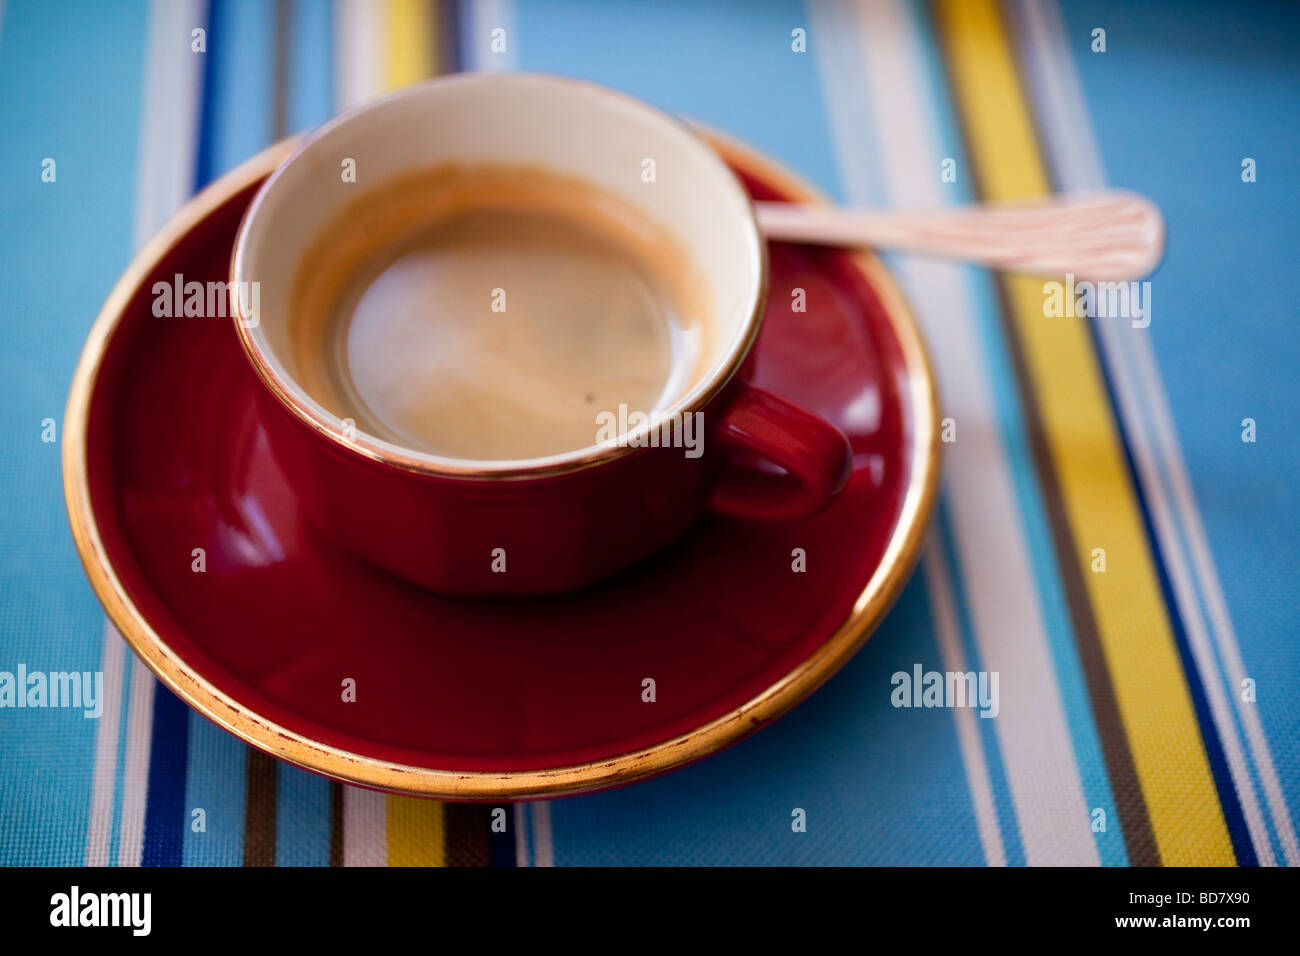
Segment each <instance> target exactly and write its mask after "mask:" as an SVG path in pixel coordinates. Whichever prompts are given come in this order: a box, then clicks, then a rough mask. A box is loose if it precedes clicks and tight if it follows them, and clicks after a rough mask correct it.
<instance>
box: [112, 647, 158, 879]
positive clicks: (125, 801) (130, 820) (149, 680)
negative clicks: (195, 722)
mask: <svg viewBox="0 0 1300 956" xmlns="http://www.w3.org/2000/svg"><path fill="white" fill-rule="evenodd" d="M157 687H158V682H157V681H156V680H154V676H153V674H152V673H150V671H149V668H147V667H146V666H145V665H144V664H143V663H142V662H141V661H140V659H139V658H135V657H133V658H132V659H131V692H130V696H129V697H128V700H129V702H130V703H129V705H128V709H127V715H126V755H125V757H124V764H123V767H122V819H121V823H120V825H119V839H118V845H117V865H118V866H139V865H140V861H141V860H142V859H143V858H144V814H145V808H146V806H147V804H148V798H149V752H150V748H151V747H152V746H153V698H154V692H155V690H156V689H157Z"/></svg>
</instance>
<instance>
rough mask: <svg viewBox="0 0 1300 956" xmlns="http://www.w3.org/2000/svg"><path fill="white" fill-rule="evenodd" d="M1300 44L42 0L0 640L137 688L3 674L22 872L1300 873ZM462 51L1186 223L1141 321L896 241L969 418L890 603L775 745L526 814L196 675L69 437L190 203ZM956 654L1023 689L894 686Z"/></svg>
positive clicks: (827, 182) (1146, 297)
mask: <svg viewBox="0 0 1300 956" xmlns="http://www.w3.org/2000/svg"><path fill="white" fill-rule="evenodd" d="M196 30H201V31H204V32H203V33H201V34H200V33H195V32H194V31H196ZM497 31H501V32H497ZM1298 35H1300V6H1296V5H1294V4H1290V5H1284V4H1277V5H1264V4H1232V3H1226V2H1225V3H1222V4H1216V5H1206V4H1191V3H1181V4H1172V3H1156V2H1151V3H1137V4H1124V5H1118V4H1115V5H1110V4H1103V3H1100V2H1094V0H1081V2H1069V3H1068V4H1066V5H1064V6H1063V7H1058V5H1057V4H1056V3H1054V2H1046V3H1037V2H1032V0H1008V2H1005V3H1002V4H1001V5H999V4H997V3H994V2H991V0H942V2H937V3H934V4H927V3H915V2H908V0H862V2H858V3H853V2H831V3H809V4H807V5H804V4H801V3H798V2H793V0H771V2H740V0H734V2H733V0H727V2H709V3H707V4H704V3H693V2H657V3H654V4H641V3H635V4H634V3H630V2H627V3H624V2H600V3H598V2H572V0H569V2H564V0H515V2H510V0H504V2H489V3H481V4H471V3H467V2H466V3H459V4H456V3H437V2H428V0H388V2H382V0H376V2H358V0H341V2H335V3H329V2H319V0H316V2H312V0H295V2H284V3H274V2H270V0H211V2H210V3H203V2H198V0H157V2H153V3H146V2H89V0H85V2H71V0H41V2H37V0H3V2H0V144H2V145H0V223H2V227H0V310H2V316H3V317H2V319H0V323H2V330H3V339H2V340H0V372H2V374H0V418H2V420H3V422H4V428H3V431H2V432H0V434H3V436H4V439H5V440H4V442H3V444H0V497H3V500H4V507H3V510H0V627H2V630H0V672H10V673H16V670H17V668H18V667H19V666H22V667H25V668H26V669H28V670H29V671H35V670H41V671H46V672H50V671H65V670H67V671H71V670H77V671H101V672H102V673H103V675H104V693H103V701H102V713H101V714H100V715H99V716H98V717H92V718H89V719H88V718H86V717H84V716H83V715H82V713H81V712H80V711H74V710H60V709H43V710H42V709H24V710H17V709H10V708H3V707H0V862H3V863H7V864H80V863H91V864H113V865H135V864H229V865H239V864H252V865H257V864H279V865H329V864H345V865H353V864H385V863H388V864H408V863H409V864H423V863H431V864H437V863H453V864H455V863H467V864H473V863H481V864H493V865H547V864H557V865H564V864H652V863H658V864H786V863H797V864H809V863H839V864H971V865H980V864H990V865H1002V864H1026V863H1028V864H1084V865H1096V864H1106V865H1119V864H1155V863H1165V864H1188V863H1195V864H1233V863H1238V864H1257V863H1258V864H1283V863H1289V864H1296V863H1300V849H1298V848H1297V843H1296V835H1295V823H1294V817H1295V815H1296V814H1297V812H1298V811H1300V694H1298V693H1297V689H1298V688H1300V651H1298V650H1297V642H1298V641H1300V611H1298V610H1297V608H1298V607H1300V604H1298V602H1297V600H1296V593H1295V574H1296V571H1297V566H1298V565H1300V562H1298V561H1297V553H1298V551H1300V545H1298V542H1300V481H1298V480H1297V478H1296V474H1297V471H1300V442H1297V423H1300V386H1298V385H1297V372H1296V369H1297V366H1298V365H1300V361H1298V360H1300V349H1298V348H1297V333H1296V323H1295V305H1296V301H1297V293H1298V292H1300V288H1298V286H1300V282H1298V281H1297V278H1296V271H1295V270H1296V254H1297V228H1296V221H1297V214H1298V213H1300V208H1297V207H1298V204H1300V203H1298V200H1297V196H1298V195H1300V190H1297V185H1296V184H1297V182H1300V124H1297V122H1296V117H1297V112H1298V111H1297V107H1298V106H1300V51H1298V49H1297V41H1296V37H1297V36H1298ZM494 38H495V39H496V40H497V42H496V44H495V47H494V44H493V40H494ZM200 41H201V42H200ZM197 47H202V50H201V51H196V48H197ZM460 69H464V70H490V69H527V70H542V71H552V72H559V73H566V74H572V75H579V76H584V77H589V78H592V79H595V80H598V81H600V82H603V83H606V84H610V85H612V86H616V87H620V88H622V89H625V90H627V91H629V92H632V93H634V94H636V95H639V96H641V97H643V98H645V99H648V100H650V101H651V102H654V103H657V104H659V105H662V106H664V107H666V108H668V109H670V110H673V111H676V112H679V113H681V114H685V115H688V116H691V117H693V118H696V119H698V120H701V121H703V122H705V123H708V124H710V125H712V126H715V127H717V128H719V129H722V130H725V131H727V132H730V133H732V134H734V135H736V136H739V137H740V138H742V139H745V140H748V141H749V142H750V143H752V144H754V145H756V146H758V147H760V148H761V149H763V150H766V151H767V152H769V153H770V154H771V155H773V156H774V157H776V158H777V159H778V160H780V161H781V162H783V163H785V164H787V165H789V166H791V167H792V168H794V169H796V170H798V171H799V172H800V173H802V174H803V175H804V176H806V177H808V178H809V179H811V180H812V181H813V182H815V183H816V184H817V185H819V186H820V187H821V188H823V189H824V190H826V191H827V192H829V193H831V194H832V195H834V196H836V197H837V198H839V199H840V200H842V201H845V202H849V203H855V204H861V205H870V206H935V205H955V204H959V203H964V202H968V201H970V200H973V199H978V198H988V199H1014V198H1019V197H1028V196H1036V195H1041V194H1044V193H1048V192H1050V191H1053V190H1072V189H1086V188H1090V187H1096V186H1102V185H1117V186H1125V187H1129V188H1133V189H1135V190H1138V191H1140V192H1143V193H1145V194H1147V195H1149V196H1151V197H1153V198H1154V199H1155V200H1156V201H1157V202H1158V203H1159V204H1160V206H1161V207H1162V208H1163V210H1164V212H1165V215H1166V217H1167V220H1168V226H1169V248H1168V255H1167V258H1166V260H1165V262H1164V264H1163V265H1162V267H1161V268H1160V270H1159V271H1158V272H1157V273H1156V274H1155V275H1154V276H1153V277H1152V278H1151V281H1150V285H1149V286H1147V287H1145V288H1144V289H1142V293H1143V294H1142V298H1141V300H1140V301H1141V303H1142V314H1141V316H1140V317H1136V318H1132V319H1130V318H1100V317H1098V318H1095V319H1094V320H1093V321H1091V322H1088V321H1084V320H1081V319H1077V318H1070V317H1057V318H1049V317H1046V316H1045V310H1044V302H1045V292H1044V289H1043V284H1042V280H1028V279H1008V278H1004V277H999V276H997V275H993V274H990V273H988V272H985V271H982V270H979V269H975V268H968V267H964V266H960V265H949V264H942V263H934V262H924V261H920V260H912V259H896V260H892V264H893V265H894V267H895V268H896V269H897V270H898V272H899V274H900V276H901V278H902V280H903V283H904V285H905V287H906V289H907V290H908V292H909V293H910V296H911V299H912V301H913V303H914V305H915V307H916V309H917V312H918V313H919V317H920V320H921V322H922V324H923V326H924V328H925V331H926V332H927V334H928V337H929V341H930V343H931V346H932V348H933V352H934V358H935V361H936V365H937V368H938V371H939V374H940V379H941V388H942V393H943V398H944V411H943V415H944V416H945V417H946V418H950V419H951V420H952V421H951V426H952V427H951V430H950V434H949V436H948V437H950V438H955V440H954V441H951V442H950V443H949V444H948V446H947V448H946V453H947V455H946V463H945V469H946V470H945V480H944V491H943V497H942V502H941V507H940V513H939V518H938V520H937V522H936V526H935V528H934V532H933V534H932V537H931V540H930V543H929V545H928V548H927V550H926V552H925V554H924V557H923V559H922V564H921V567H920V570H919V571H918V572H917V574H916V575H915V577H914V579H913V580H912V582H911V584H910V585H909V587H908V588H907V590H906V592H905V594H904V595H903V597H902V599H901V601H900V603H899V604H898V606H897V607H896V609H895V610H894V611H893V613H892V614H891V615H890V617H889V618H888V620H887V621H886V623H885V624H884V626H883V627H882V628H881V629H880V631H879V632H878V633H877V634H876V635H875V636H874V637H873V638H872V639H871V641H870V642H869V643H868V644H867V646H866V647H865V648H864V649H863V651H862V652H861V653H860V654H859V655H858V656H857V657H856V658H855V659H854V661H853V662H852V663H851V664H850V665H849V666H848V667H847V668H845V670H844V671H843V672H841V673H840V674H839V675H838V676H837V677H836V678H835V679H834V680H833V681H832V682H831V683H830V684H828V685H827V686H826V687H825V688H823V689H822V690H821V691H819V692H818V693H817V694H815V695H814V696H813V697H812V698H811V699H809V700H808V701H807V702H805V703H804V704H802V705H800V706H799V707H798V708H797V709H796V710H795V711H794V712H793V713H791V714H790V715H789V716H787V717H786V718H784V719H782V720H781V721H779V722H778V723H777V724H775V725H774V726H773V727H771V728H770V729H767V730H765V731H763V732H762V733H760V734H758V735H757V736H756V737H753V738H751V739H750V740H748V741H746V742H744V743H743V744H741V745H739V746H737V747H735V748H733V749H731V750H729V751H727V752H725V753H723V754H721V755H719V756H716V757H714V758H712V759H710V760H707V761H705V762H703V763H702V764H698V765H696V766H693V767H690V768H688V769H685V770H682V771H680V772H677V773H674V774H671V775H669V776H668V777H665V778H661V779H658V780H654V781H651V782H648V783H643V784H640V785H637V786H634V787H630V788H627V789H624V790H621V791H617V792H613V793H609V794H603V795H596V796H590V797H582V798H576V799H569V800H563V801H558V802H554V803H549V804H547V803H538V804H532V805H519V806H516V807H513V808H508V819H509V821H510V825H509V827H508V829H507V832H506V833H505V834H503V835H498V836H493V835H492V834H491V830H490V827H489V826H488V820H489V814H490V813H491V808H489V807H465V806H455V805H443V804H438V803H434V802H427V801H415V800H409V799H404V798H396V797H385V796H382V795H378V794H374V793H370V792H366V791H361V790H354V789H352V788H349V787H345V786H342V785H339V784H331V783H330V782H329V781H327V780H324V779H321V778H318V777H316V776H313V775H312V774H309V773H306V772H304V771H300V770H298V769H297V768H294V767H291V766H287V765H282V764H277V763H276V762H274V761H273V760H271V759H270V758H268V757H265V756H263V755H262V754H260V753H258V752H254V751H252V750H250V749H249V748H247V747H246V746H244V745H243V744H241V743H240V742H238V741H237V740H235V739H234V738H233V737H230V736H228V735H226V734H225V733H223V732H222V731H219V730H218V729H216V727H215V726H213V725H211V724H209V723H208V722H207V721H206V720H204V719H202V718H200V717H198V716H197V715H195V714H193V713H191V712H189V711H188V710H187V709H186V708H185V707H184V706H183V705H181V704H179V703H178V702H177V701H176V699H175V698H173V697H172V696H171V695H170V694H169V693H167V692H166V691H164V690H162V689H160V688H159V686H158V685H157V684H156V682H155V681H154V679H153V677H152V676H151V675H150V673H149V672H148V671H147V670H146V669H145V668H144V667H143V665H141V664H140V663H139V662H138V661H136V660H135V659H134V657H133V655H132V654H131V653H130V652H129V651H128V650H127V649H126V647H125V645H124V644H123V642H122V640H121V639H120V638H119V637H118V636H117V635H116V634H115V633H114V632H113V630H112V628H111V627H109V626H107V624H106V622H105V619H104V616H103V614H102V612H101V610H100V608H99V605H98V604H97V602H96V600H95V598H94V596H93V594H92V593H91V591H90V588H89V586H88V585H87V583H86V581H85V578H84V576H83V574H82V572H81V569H80V566H79V563H78V559H77V556H76V553H75V551H74V548H73V544H72V539H71V536H70V534H69V531H68V527H67V519H66V516H65V511H64V505H63V496H62V489H61V485H60V462H59V446H58V438H59V435H58V426H59V422H60V419H61V416H62V411H63V406H64V401H65V398H66V392H67V387H68V384H69V380H70V377H71V373H72V369H73V366H74V363H75V361H76V358H77V355H78V353H79V351H80V349H81V345H82V342H83V339H84V336H85V334H86V332H87V330H88V329H89V327H90V323H91V321H92V319H93V318H94V316H95V313H96V312H97V310H98V308H99V305H100V303H101V302H102V300H103V299H104V297H105V295H106V294H107V292H108V290H109V288H110V287H111V285H112V284H113V282H114V280H115V279H116V277H117V276H118V274H119V273H120V272H121V271H122V269H123V268H124V267H125V266H126V264H127V262H128V261H129V259H130V257H131V255H132V252H133V250H134V249H136V248H137V247H138V246H140V244H141V243H142V242H143V241H144V240H145V239H146V238H147V237H148V236H149V235H150V234H151V233H152V232H153V231H154V230H156V229H157V228H158V227H159V225H160V224H161V223H162V222H163V221H164V220H165V218H166V217H167V216H168V215H169V214H170V213H171V212H172V211H174V210H175V209H176V208H177V207H178V206H179V205H180V204H181V203H182V202H183V201H184V200H185V198H186V197H187V196H189V195H190V194H191V193H192V192H193V191H194V190H195V189H196V188H197V187H199V186H201V185H202V184H203V183H205V182H207V181H208V180H210V179H212V178H213V177H215V176H217V175H219V174H220V173H222V172H224V171H225V170H227V169H229V168H231V167H232V166H234V165H235V164H236V163H238V162H239V161H240V160H242V159H244V158H246V157H248V156H250V155H251V154H253V153H254V152H256V151H258V150H260V149H261V148H262V147H264V146H266V145H267V144H269V143H271V142H272V141H274V140H276V139H277V138H279V137H281V136H284V135H286V134H289V133H292V132H295V131H299V130H303V129H306V128H309V127H311V126H313V125H315V124H317V123H319V122H321V121H323V120H325V119H326V118H328V117H329V116H331V115H332V114H333V113H335V112H336V111H337V110H339V109H340V108H342V107H344V106H347V105H349V104H351V103H353V102H355V101H358V100H361V99H364V98H366V97H368V96H370V95H373V94H374V93H376V92H379V91H381V90H383V89H386V88H390V87H394V86H399V85H402V84H404V83H408V82H411V81H413V80H417V79H419V78H421V77H424V76H427V75H431V74H434V73H437V72H445V71H451V70H460ZM49 160H53V161H54V165H52V166H51V165H50V163H49V162H48V161H49ZM51 173H52V174H53V181H52V182H51V181H46V180H48V179H49V178H50V174H51ZM1135 326H1136V327H1135ZM51 439H52V440H51ZM1103 568H1104V570H1102V569H1103ZM918 664H919V665H921V666H922V667H923V668H924V669H926V670H940V671H966V670H978V671H987V672H996V673H997V674H998V675H999V677H1000V707H999V713H998V715H997V716H996V717H995V718H992V719H981V718H980V717H978V716H977V714H976V713H975V712H973V711H971V710H962V709H904V708H896V707H894V706H892V705H891V691H892V690H893V687H892V685H891V675H892V674H894V673H896V672H899V671H904V672H909V673H910V672H911V671H912V669H913V667H914V666H915V665H918ZM2 699H3V676H2V675H0V700H2ZM793 808H801V809H803V810H804V811H805V813H806V819H807V827H806V832H795V828H792V826H791V819H792V817H791V814H792V809H793ZM196 810H202V811H203V813H202V818H203V823H204V826H202V827H200V826H198V824H197V822H196V821H197V820H198V815H197V814H196Z"/></svg>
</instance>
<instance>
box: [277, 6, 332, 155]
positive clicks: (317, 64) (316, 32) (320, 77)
mask: <svg viewBox="0 0 1300 956" xmlns="http://www.w3.org/2000/svg"><path fill="white" fill-rule="evenodd" d="M333 11H334V5H333V4H332V3H331V2H330V0H293V7H292V16H291V18H290V23H291V35H290V37H289V69H288V80H289V89H288V90H287V92H286V99H287V110H286V113H287V120H286V121H287V123H288V127H289V132H291V133H300V132H302V131H303V130H307V129H311V128H312V127H314V126H319V125H320V124H321V123H324V122H325V121H326V120H327V119H329V118H330V117H331V116H332V115H333V114H334V12H333Z"/></svg>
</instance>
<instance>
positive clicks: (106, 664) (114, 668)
mask: <svg viewBox="0 0 1300 956" xmlns="http://www.w3.org/2000/svg"><path fill="white" fill-rule="evenodd" d="M99 669H100V670H101V671H103V672H104V710H103V712H102V713H101V714H100V715H99V726H98V727H97V728H96V736H95V771H94V776H93V778H92V783H91V790H90V821H89V824H88V826H87V830H86V866H108V864H109V852H110V848H111V844H112V840H113V803H114V800H113V798H114V793H113V789H114V787H115V786H116V785H117V742H118V739H119V733H120V725H121V720H122V676H123V674H124V673H125V671H126V642H125V641H123V640H122V635H121V634H118V633H117V628H115V627H113V625H112V623H111V622H109V621H107V620H105V621H104V640H103V650H102V651H101V652H100V657H99Z"/></svg>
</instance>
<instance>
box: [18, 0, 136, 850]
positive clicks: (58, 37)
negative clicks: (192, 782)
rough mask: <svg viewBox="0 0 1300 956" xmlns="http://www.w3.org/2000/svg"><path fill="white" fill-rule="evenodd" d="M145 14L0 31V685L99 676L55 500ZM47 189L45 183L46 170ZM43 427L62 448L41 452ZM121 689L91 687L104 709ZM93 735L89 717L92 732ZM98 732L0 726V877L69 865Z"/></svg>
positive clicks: (121, 211) (117, 260)
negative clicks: (53, 430) (2, 868)
mask: <svg viewBox="0 0 1300 956" xmlns="http://www.w3.org/2000/svg"><path fill="white" fill-rule="evenodd" d="M144 22H145V18H144V9H143V6H142V4H139V3H131V4H123V3H95V4H81V3H69V2H59V0H43V2H36V0H10V2H8V3H6V4H5V6H4V12H3V23H0V130H3V132H2V133H0V138H2V141H3V147H2V148H0V183H3V189H0V223H3V224H4V228H2V229H0V262H3V263H4V267H3V268H2V269H0V303H2V304H0V329H2V331H3V335H0V431H2V432H3V434H4V435H5V436H6V440H5V442H4V444H3V447H2V448H0V498H3V500H4V501H5V503H6V506H5V507H4V508H3V509H0V582H3V586H0V620H3V621H4V627H3V628H0V670H5V671H9V672H11V673H12V672H13V671H14V669H15V668H16V667H17V665H18V664H20V663H22V664H26V665H27V667H28V668H29V669H30V670H32V671H42V672H51V671H78V672H85V671H90V672H92V673H94V672H95V671H97V670H100V669H101V668H102V666H103V664H102V660H101V648H102V646H103V626H104V614H103V611H102V610H101V609H100V606H99V604H98V602H97V601H96V600H95V596H94V594H93V593H92V592H91V589H90V586H89V585H88V584H87V582H86V577H85V574H84V572H83V571H82V568H81V563H80V561H79V560H78V558H77V552H76V548H75V547H74V545H73V542H72V535H71V534H70V533H69V530H68V518H67V511H66V508H65V505H64V501H63V484H62V464H61V461H60V454H61V451H62V448H61V445H62V439H63V435H62V428H63V411H64V405H65V403H66V401H67V391H68V383H69V382H70V381H71V379H72V371H73V368H74V367H75V366H76V362H77V358H78V356H79V355H80V353H81V348H82V344H83V343H84V341H85V337H86V333H87V331H88V330H89V328H90V325H91V323H92V322H93V321H94V318H95V314H96V313H97V312H98V311H99V308H100V305H101V304H102V303H103V301H104V298H105V297H106V296H107V295H108V292H109V290H110V289H111V288H112V286H113V283H114V282H115V281H116V280H117V277H118V275H119V274H120V273H121V271H122V269H123V268H125V266H126V264H127V262H128V261H129V260H130V256H131V242H132V211H133V199H134V196H133V191H132V186H133V184H134V182H135V169H136V156H137V143H138V140H139V96H140V85H141V76H140V66H139V64H140V63H141V62H142V60H143V38H144ZM46 157H49V158H51V159H53V160H54V161H55V167H54V171H55V176H56V178H55V181H54V182H42V180H41V173H42V161H43V160H44V159H45V158H46ZM47 418H49V419H53V420H54V421H55V423H56V427H57V429H58V435H57V437H58V441H57V442H55V443H45V442H43V441H42V440H41V432H42V427H43V426H42V424H41V423H42V421H43V420H44V419H47ZM116 690H117V688H109V687H105V688H104V693H105V694H110V693H115V692H116ZM101 719H102V718H101ZM100 729H101V728H100V720H95V719H86V718H85V717H83V716H82V713H81V711H79V710H73V709H70V708H69V709H57V710H55V709H41V710H21V711H15V710H9V709H5V710H3V711H0V775H2V776H3V780H4V784H3V788H2V789H3V795H2V796H0V864H4V865H15V864H22V865H26V866H33V865H35V866H52V865H58V866H67V865H79V864H81V863H83V862H84V859H85V846H86V836H87V828H88V811H89V808H90V801H91V788H92V785H93V780H94V765H95V741H96V737H97V735H98V733H99V731H100Z"/></svg>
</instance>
